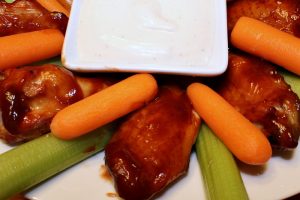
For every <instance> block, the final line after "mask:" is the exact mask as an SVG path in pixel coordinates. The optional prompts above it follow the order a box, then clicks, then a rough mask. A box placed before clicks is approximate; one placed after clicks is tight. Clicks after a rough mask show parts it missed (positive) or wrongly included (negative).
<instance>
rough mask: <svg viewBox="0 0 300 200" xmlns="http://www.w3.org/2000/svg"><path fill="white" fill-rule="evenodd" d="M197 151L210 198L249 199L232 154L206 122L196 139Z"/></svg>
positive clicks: (225, 199) (212, 199) (222, 199)
mask: <svg viewBox="0 0 300 200" xmlns="http://www.w3.org/2000/svg"><path fill="white" fill-rule="evenodd" d="M196 153H197V158H198V162H199V164H200V168H201V172H202V177H203V180H204V183H205V186H206V187H205V189H206V194H207V195H206V196H207V198H208V199H211V200H219V199H221V200H227V199H230V200H243V199H248V195H247V192H246V189H245V186H244V183H243V180H242V178H241V175H240V172H239V169H238V167H237V165H236V163H235V160H234V158H233V156H232V154H231V153H230V152H229V150H228V149H227V148H226V147H225V145H224V144H223V143H222V142H221V141H220V140H219V139H218V138H217V137H216V136H215V135H214V134H213V132H212V131H211V130H210V129H209V128H208V127H207V125H205V124H202V126H201V129H200V132H199V135H198V138H197V141H196Z"/></svg>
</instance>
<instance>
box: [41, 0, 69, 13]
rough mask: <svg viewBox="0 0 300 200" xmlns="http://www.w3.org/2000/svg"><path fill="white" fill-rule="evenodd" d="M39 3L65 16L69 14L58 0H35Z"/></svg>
mask: <svg viewBox="0 0 300 200" xmlns="http://www.w3.org/2000/svg"><path fill="white" fill-rule="evenodd" d="M37 2H39V4H41V5H42V6H43V7H44V8H46V9H47V10H48V11H50V12H55V11H56V12H61V13H64V14H65V15H66V16H68V17H69V16H70V13H69V11H68V10H67V9H66V8H65V7H63V6H62V5H61V4H60V3H59V2H57V1H56V0H37Z"/></svg>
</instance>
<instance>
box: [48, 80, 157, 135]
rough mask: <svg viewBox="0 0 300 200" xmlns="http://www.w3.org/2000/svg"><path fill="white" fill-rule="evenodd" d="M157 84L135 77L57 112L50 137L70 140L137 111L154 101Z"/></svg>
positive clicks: (51, 126)
mask: <svg viewBox="0 0 300 200" xmlns="http://www.w3.org/2000/svg"><path fill="white" fill-rule="evenodd" d="M156 93H157V84H156V81H155V79H154V78H153V77H152V76H151V75H149V74H138V75H134V76H131V77H129V78H127V79H125V80H123V81H120V82H119V83H116V84H114V85H112V86H110V87H108V88H106V89H104V90H101V91H100V92H98V93H95V94H93V95H91V96H89V97H87V98H85V99H83V100H81V101H78V102H77V103H75V104H72V105H70V106H68V107H66V108H64V109H63V110H61V111H59V112H58V113H57V114H56V115H55V117H54V118H53V120H52V122H51V125H50V128H51V131H52V133H53V134H54V135H55V136H57V137H59V138H62V139H72V138H75V137H78V136H80V135H83V134H85V133H87V132H89V131H92V130H94V129H96V128H98V127H101V126H103V125H105V124H107V123H109V122H111V121H113V120H115V119H117V118H119V117H121V116H124V115H126V114H127V113H129V112H131V111H133V110H135V109H137V108H140V107H141V106H143V105H144V104H145V103H147V102H148V101H150V100H151V99H153V98H154V97H155V95H156Z"/></svg>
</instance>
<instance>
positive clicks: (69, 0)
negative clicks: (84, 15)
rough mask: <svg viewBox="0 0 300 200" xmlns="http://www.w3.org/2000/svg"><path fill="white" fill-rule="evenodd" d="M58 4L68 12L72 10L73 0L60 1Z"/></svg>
mask: <svg viewBox="0 0 300 200" xmlns="http://www.w3.org/2000/svg"><path fill="white" fill-rule="evenodd" d="M58 2H59V3H60V4H61V5H62V6H63V7H65V8H66V9H67V11H70V10H71V6H72V2H73V1H72V0H58Z"/></svg>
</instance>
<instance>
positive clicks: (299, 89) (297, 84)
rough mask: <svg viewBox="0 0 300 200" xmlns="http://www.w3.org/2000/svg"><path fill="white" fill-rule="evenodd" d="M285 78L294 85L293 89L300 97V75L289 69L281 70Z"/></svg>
mask: <svg viewBox="0 0 300 200" xmlns="http://www.w3.org/2000/svg"><path fill="white" fill-rule="evenodd" d="M280 73H281V75H282V76H283V77H284V80H285V81H286V82H287V83H288V84H289V85H290V86H291V87H292V90H293V91H294V92H295V93H296V94H297V95H298V97H300V77H299V76H297V75H295V74H292V73H291V72H288V71H280Z"/></svg>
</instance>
